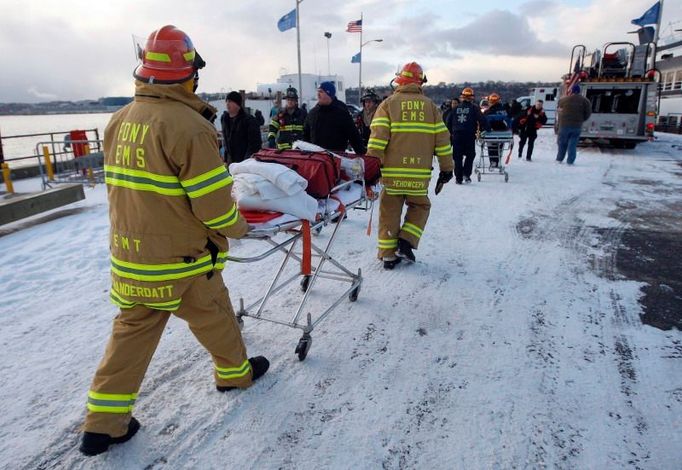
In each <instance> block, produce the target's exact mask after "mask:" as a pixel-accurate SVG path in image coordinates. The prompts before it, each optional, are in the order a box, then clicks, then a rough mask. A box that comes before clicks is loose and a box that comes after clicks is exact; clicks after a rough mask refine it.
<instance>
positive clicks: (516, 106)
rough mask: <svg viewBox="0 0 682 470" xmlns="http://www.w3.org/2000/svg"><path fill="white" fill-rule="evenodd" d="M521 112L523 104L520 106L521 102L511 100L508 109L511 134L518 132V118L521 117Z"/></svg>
mask: <svg viewBox="0 0 682 470" xmlns="http://www.w3.org/2000/svg"><path fill="white" fill-rule="evenodd" d="M523 112H524V109H523V106H521V103H519V102H518V101H517V100H513V101H512V104H511V109H510V111H509V114H510V115H511V122H512V134H518V133H519V119H521V117H522V115H523Z"/></svg>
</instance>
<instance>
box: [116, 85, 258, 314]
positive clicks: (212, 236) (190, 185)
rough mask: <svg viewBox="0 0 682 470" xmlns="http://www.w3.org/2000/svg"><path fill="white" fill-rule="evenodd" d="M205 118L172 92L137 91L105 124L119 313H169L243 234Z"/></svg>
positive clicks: (179, 91) (191, 99) (197, 105)
mask: <svg viewBox="0 0 682 470" xmlns="http://www.w3.org/2000/svg"><path fill="white" fill-rule="evenodd" d="M207 110H209V111H210V108H208V107H207V105H206V104H205V103H204V102H203V101H201V100H200V99H199V98H198V97H196V95H194V94H193V93H190V92H188V91H187V90H185V89H184V88H183V87H182V85H180V84H178V85H149V84H143V83H140V82H138V83H137V88H136V93H135V100H134V101H133V102H132V103H130V104H129V105H127V106H125V107H124V108H122V109H121V110H119V111H118V112H116V113H115V114H114V115H113V116H112V118H111V121H110V122H109V124H108V125H107V128H106V130H105V132H104V172H105V182H106V184H107V192H108V197H109V216H110V222H111V224H110V240H109V244H110V250H111V276H112V287H111V292H110V298H111V300H112V302H113V303H114V304H116V305H117V306H119V307H120V308H124V309H125V308H132V307H134V306H136V305H145V306H147V307H150V308H154V309H157V310H167V311H175V310H177V309H178V308H179V307H180V305H181V302H182V295H183V292H184V291H185V289H186V287H187V286H188V285H189V284H190V283H191V281H192V279H194V278H195V277H196V276H199V275H207V274H208V273H210V272H211V271H214V270H222V269H223V268H224V266H225V262H226V260H227V252H228V244H227V237H233V238H238V237H240V236H242V235H243V234H244V233H245V232H246V231H247V229H248V226H247V224H246V222H245V221H244V219H243V218H242V217H241V216H240V213H239V211H238V209H237V205H236V204H235V202H234V201H233V200H232V196H231V188H232V177H231V176H230V174H229V173H228V172H227V170H226V168H225V166H224V165H223V163H222V161H221V159H220V155H219V153H218V144H217V133H216V129H215V127H213V125H212V124H211V123H210V122H209V121H208V120H207V119H206V118H205V116H206V115H207V114H208V113H207ZM202 113H203V115H202Z"/></svg>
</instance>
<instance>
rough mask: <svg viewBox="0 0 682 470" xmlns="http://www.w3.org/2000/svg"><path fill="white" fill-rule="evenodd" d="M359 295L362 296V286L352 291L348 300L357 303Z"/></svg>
mask: <svg viewBox="0 0 682 470" xmlns="http://www.w3.org/2000/svg"><path fill="white" fill-rule="evenodd" d="M358 295H360V286H358V287H356V288H355V289H353V290H352V291H350V294H348V300H350V301H351V302H355V301H356V300H358Z"/></svg>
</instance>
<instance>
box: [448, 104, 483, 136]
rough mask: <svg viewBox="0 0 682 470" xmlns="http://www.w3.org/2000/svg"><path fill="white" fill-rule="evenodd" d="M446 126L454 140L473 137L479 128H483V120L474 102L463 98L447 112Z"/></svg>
mask: <svg viewBox="0 0 682 470" xmlns="http://www.w3.org/2000/svg"><path fill="white" fill-rule="evenodd" d="M447 126H448V129H449V130H450V134H451V135H452V141H453V142H455V141H456V140H461V139H474V138H475V137H476V132H477V131H478V130H479V128H480V129H481V130H483V129H485V121H484V119H483V115H482V114H481V109H480V108H479V107H478V106H476V104H475V103H472V102H471V101H466V100H464V101H462V102H461V103H460V104H459V105H457V107H456V108H454V109H453V110H452V111H451V112H450V113H449V115H448V121H447Z"/></svg>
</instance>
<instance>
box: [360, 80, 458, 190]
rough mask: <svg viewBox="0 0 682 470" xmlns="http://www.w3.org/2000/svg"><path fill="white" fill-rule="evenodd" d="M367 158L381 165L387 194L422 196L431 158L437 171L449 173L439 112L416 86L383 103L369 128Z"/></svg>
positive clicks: (447, 137) (445, 135) (447, 136)
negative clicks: (376, 160)
mask: <svg viewBox="0 0 682 470" xmlns="http://www.w3.org/2000/svg"><path fill="white" fill-rule="evenodd" d="M370 129H371V131H372V132H371V135H370V138H369V142H368V145H367V154H368V155H372V156H375V157H378V158H379V159H380V160H381V163H382V169H381V176H382V180H383V184H384V186H385V190H386V193H387V194H392V195H408V196H426V195H427V192H428V187H429V181H430V179H431V171H432V165H433V157H434V155H435V156H436V157H437V158H438V164H439V167H440V171H452V170H453V168H454V163H453V160H452V146H451V145H450V133H449V132H448V129H447V127H446V126H445V123H443V119H442V117H441V113H440V110H439V109H438V107H437V106H436V105H435V104H434V103H433V101H431V100H430V99H429V98H427V97H426V96H424V94H423V93H422V90H421V88H420V87H419V86H418V85H416V84H408V85H404V86H401V87H398V88H397V89H396V92H395V93H394V94H393V95H392V96H390V97H388V98H387V99H386V100H384V101H383V102H382V103H381V104H380V105H379V107H378V108H377V110H376V112H375V113H374V119H372V123H371V125H370Z"/></svg>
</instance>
